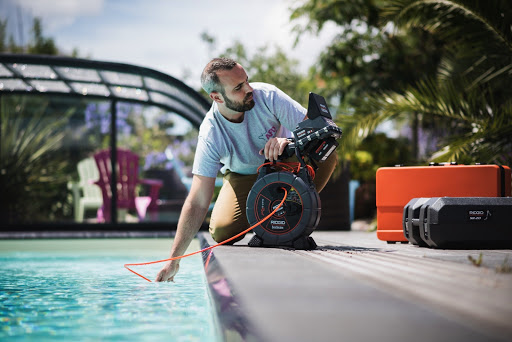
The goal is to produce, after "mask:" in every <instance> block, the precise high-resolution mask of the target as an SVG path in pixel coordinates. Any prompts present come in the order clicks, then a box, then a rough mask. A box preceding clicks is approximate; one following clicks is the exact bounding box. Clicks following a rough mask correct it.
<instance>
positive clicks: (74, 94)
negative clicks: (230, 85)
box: [0, 54, 209, 228]
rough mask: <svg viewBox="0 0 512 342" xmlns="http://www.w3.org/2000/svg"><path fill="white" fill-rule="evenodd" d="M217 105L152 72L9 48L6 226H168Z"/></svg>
mask: <svg viewBox="0 0 512 342" xmlns="http://www.w3.org/2000/svg"><path fill="white" fill-rule="evenodd" d="M208 107H209V103H208V101H207V100H206V99H205V98H204V97H203V96H201V95H200V94H199V93H198V92H197V91H195V90H193V89H191V88H190V87H188V86H187V85H185V84H184V83H183V82H181V81H179V80H177V79H175V78H173V77H171V76H169V75H166V74H163V73H161V72H158V71H155V70H152V69H148V68H144V67H139V66H135V65H128V64H121V63H112V62H100V61H94V60H87V59H78V58H67V57H54V56H38V55H15V54H0V111H1V112H0V222H1V225H2V226H3V227H5V226H7V227H10V228H12V227H48V226H51V227H52V228H55V227H57V226H66V227H69V226H73V225H94V226H95V227H96V226H97V227H100V228H101V227H106V226H109V227H111V226H120V225H125V226H126V225H128V226H130V225H131V226H133V225H137V226H138V225H140V224H150V225H162V226H163V225H165V226H166V227H167V228H169V223H176V221H177V218H178V216H179V210H180V209H181V204H182V203H183V200H184V198H185V196H186V194H187V192H188V189H189V186H190V177H191V175H190V168H191V165H192V161H193V152H194V150H195V144H196V142H197V134H198V127H199V125H200V123H201V121H202V119H203V117H204V114H205V113H206V111H207V110H208ZM112 170H116V172H112ZM113 189H117V191H113ZM102 225H103V226H102Z"/></svg>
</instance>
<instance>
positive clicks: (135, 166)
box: [94, 148, 163, 222]
mask: <svg viewBox="0 0 512 342" xmlns="http://www.w3.org/2000/svg"><path fill="white" fill-rule="evenodd" d="M116 158H117V163H116V165H117V170H116V176H117V208H118V209H124V210H123V213H126V211H127V210H128V209H135V210H136V211H137V216H138V217H139V220H143V219H144V218H145V217H146V212H147V211H148V210H150V211H151V210H156V209H157V200H158V193H159V191H160V188H161V187H162V185H163V182H162V181H161V180H156V179H139V156H138V155H137V154H136V153H134V152H132V151H130V150H126V149H121V148H118V149H117V155H116ZM94 160H95V161H96V165H97V166H98V171H99V179H98V180H97V181H96V182H94V184H96V185H98V186H99V187H100V189H101V193H102V195H103V205H102V206H101V208H100V209H98V221H99V222H109V221H110V219H111V212H112V210H111V199H112V189H111V186H110V185H111V176H112V164H111V159H110V149H108V150H102V151H99V152H97V153H96V154H95V155H94ZM138 184H142V185H146V186H149V196H137V195H136V186H137V185H138Z"/></svg>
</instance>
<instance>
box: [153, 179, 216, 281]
mask: <svg viewBox="0 0 512 342" xmlns="http://www.w3.org/2000/svg"><path fill="white" fill-rule="evenodd" d="M214 189H215V178H211V177H204V176H198V175H194V177H193V178H192V187H191V189H190V193H189V194H188V196H187V199H186V200H185V203H184V204H183V208H182V209H181V214H180V219H179V221H178V228H177V230H176V236H175V238H174V243H173V244H172V248H171V255H170V258H174V257H177V256H180V255H183V254H185V251H186V250H187V248H188V246H189V245H190V242H191V241H192V239H193V238H194V237H195V236H196V234H197V232H198V231H199V228H201V225H202V223H203V221H204V218H205V216H206V213H207V212H208V207H209V206H210V202H211V201H212V197H213V191H214ZM180 260H181V259H178V260H173V261H168V262H166V263H165V265H164V266H163V267H162V269H161V270H160V272H159V273H158V275H157V276H156V279H155V281H157V282H158V281H173V280H174V276H175V275H176V273H178V270H179V264H180Z"/></svg>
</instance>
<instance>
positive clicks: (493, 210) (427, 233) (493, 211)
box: [419, 197, 512, 248]
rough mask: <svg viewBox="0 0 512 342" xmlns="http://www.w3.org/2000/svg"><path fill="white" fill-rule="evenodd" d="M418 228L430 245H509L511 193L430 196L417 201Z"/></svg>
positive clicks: (442, 246)
mask: <svg viewBox="0 0 512 342" xmlns="http://www.w3.org/2000/svg"><path fill="white" fill-rule="evenodd" d="M419 231H420V237H421V239H422V240H423V241H424V242H425V243H426V244H427V245H428V246H429V247H433V248H464V247H468V248H469V247H476V248H497V247H498V248H510V247H512V197H433V198H431V199H429V200H427V201H426V202H424V203H423V204H422V205H421V208H420V212H419Z"/></svg>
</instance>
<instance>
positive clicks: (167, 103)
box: [0, 54, 209, 127]
mask: <svg viewBox="0 0 512 342" xmlns="http://www.w3.org/2000/svg"><path fill="white" fill-rule="evenodd" d="M0 93H23V94H26V93H32V94H45V95H47V96H52V95H56V94H58V95H65V96H86V97H90V98H99V99H112V100H122V101H131V102H138V103H143V104H148V105H155V106H158V107H161V108H164V109H166V110H168V111H171V112H175V113H177V114H179V115H181V116H183V117H184V118H186V119H187V120H189V121H190V122H191V123H192V124H193V125H195V126H196V127H199V125H200V124H201V121H202V119H203V117H204V113H205V112H206V111H207V110H208V107H209V104H208V102H207V101H206V100H205V99H204V98H203V97H202V96H201V95H200V94H199V93H197V92H196V91H195V90H193V89H191V88H190V87H188V86H187V85H186V84H185V83H183V82H181V81H179V80H177V79H175V78H174V77H171V76H169V75H166V74H164V73H161V72H158V71H156V70H152V69H148V68H143V67H139V66H135V65H129V64H122V63H112V62H100V61H94V60H87V59H78V58H67V57H54V56H38V55H15V54H0Z"/></svg>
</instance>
